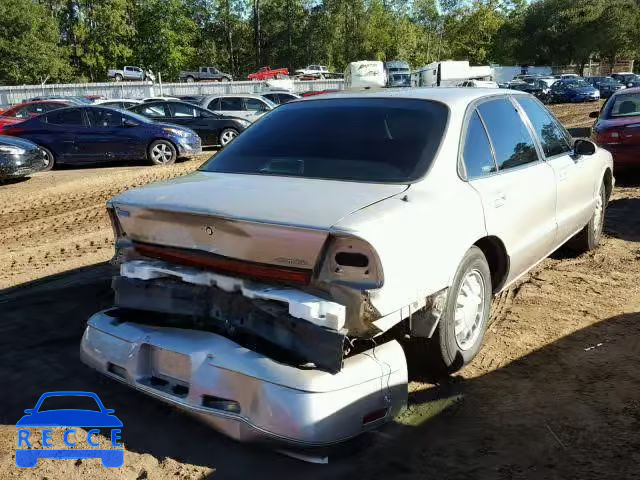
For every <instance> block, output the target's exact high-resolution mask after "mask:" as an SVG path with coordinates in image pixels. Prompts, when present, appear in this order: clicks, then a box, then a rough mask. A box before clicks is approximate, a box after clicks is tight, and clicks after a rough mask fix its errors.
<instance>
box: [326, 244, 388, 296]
mask: <svg viewBox="0 0 640 480" xmlns="http://www.w3.org/2000/svg"><path fill="white" fill-rule="evenodd" d="M319 276H320V280H322V281H325V282H328V283H338V284H344V285H347V286H351V287H354V288H358V289H362V290H370V289H374V288H380V287H382V285H383V284H384V276H383V273H382V265H381V264H380V260H379V259H378V255H377V254H376V252H375V250H374V249H373V247H372V246H371V245H369V244H368V243H367V242H365V241H364V240H362V239H361V238H358V237H350V236H335V235H334V236H331V237H329V240H328V243H327V248H326V250H325V255H324V260H323V264H322V267H321V270H320V275H319Z"/></svg>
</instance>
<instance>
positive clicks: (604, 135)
mask: <svg viewBox="0 0 640 480" xmlns="http://www.w3.org/2000/svg"><path fill="white" fill-rule="evenodd" d="M622 139H623V135H622V132H621V131H620V130H619V129H617V128H607V129H603V130H600V131H597V130H596V143H597V144H598V145H617V144H620V143H623V141H622Z"/></svg>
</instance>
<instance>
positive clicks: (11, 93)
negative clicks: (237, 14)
mask: <svg viewBox="0 0 640 480" xmlns="http://www.w3.org/2000/svg"><path fill="white" fill-rule="evenodd" d="M290 83H291V84H292V85H293V90H294V91H295V92H297V93H302V92H308V91H320V90H329V89H331V90H333V89H337V90H341V89H342V88H343V87H344V81H343V80H312V81H293V82H290ZM268 87H269V85H268V84H267V83H266V82H222V83H220V82H197V83H163V84H158V83H155V84H154V83H152V82H106V83H75V84H74V83H72V84H51V85H21V86H16V87H1V86H0V105H13V104H16V103H20V102H22V101H24V100H27V99H29V98H34V97H40V96H49V95H62V96H85V95H102V96H104V97H107V98H145V97H153V96H158V95H164V96H180V95H210V94H215V93H258V92H262V91H264V90H265V89H267V88H268Z"/></svg>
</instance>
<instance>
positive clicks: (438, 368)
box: [411, 246, 492, 376]
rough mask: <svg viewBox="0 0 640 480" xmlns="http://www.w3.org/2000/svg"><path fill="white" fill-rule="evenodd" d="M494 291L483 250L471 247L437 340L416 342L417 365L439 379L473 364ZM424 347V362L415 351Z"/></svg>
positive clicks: (451, 291)
mask: <svg viewBox="0 0 640 480" xmlns="http://www.w3.org/2000/svg"><path fill="white" fill-rule="evenodd" d="M491 291H492V290H491V272H490V270H489V265H488V264H487V259H486V258H485V256H484V253H482V250H480V249H479V248H478V247H475V246H474V247H471V248H470V249H469V250H468V251H467V253H466V254H465V256H464V257H463V259H462V261H461V262H460V265H459V266H458V270H457V271H456V274H455V276H454V278H453V282H452V284H451V287H450V288H449V291H448V293H447V300H446V303H445V308H444V310H443V312H442V316H441V318H440V322H439V323H438V327H437V328H436V331H435V332H434V334H433V336H432V337H431V338H430V339H428V340H426V341H425V339H414V340H413V341H412V343H414V348H413V350H412V352H411V354H412V357H413V358H414V362H422V366H423V367H425V368H424V370H426V371H427V372H429V373H430V374H432V375H436V376H440V375H446V374H449V373H453V372H455V371H457V370H460V369H461V368H462V367H464V366H465V365H467V364H469V363H470V362H471V361H472V360H473V359H474V357H475V356H476V355H477V353H478V352H479V351H480V347H481V346H482V341H483V340H484V334H485V332H486V330H487V325H488V322H489V314H490V312H491ZM420 343H422V347H420V350H422V352H423V353H422V355H421V357H422V358H420V357H418V356H417V355H416V354H417V353H418V349H416V348H415V347H418V346H419V344H420ZM425 357H426V358H425ZM416 370H422V369H421V368H416Z"/></svg>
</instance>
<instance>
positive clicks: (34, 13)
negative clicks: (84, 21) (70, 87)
mask: <svg viewBox="0 0 640 480" xmlns="http://www.w3.org/2000/svg"><path fill="white" fill-rule="evenodd" d="M59 39H60V38H59V31H58V24H57V22H56V19H55V18H54V17H52V16H51V15H50V13H49V12H48V11H47V9H46V8H45V7H43V6H42V5H40V4H38V3H36V2H34V1H31V0H2V1H1V2H0V83H4V84H25V83H28V84H32V83H41V82H43V81H44V80H45V79H46V78H48V79H49V81H50V82H51V81H58V80H60V81H62V80H66V79H67V78H68V77H69V74H70V68H69V63H68V57H67V54H66V52H65V50H64V49H63V48H60V47H59V45H58V42H59Z"/></svg>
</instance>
